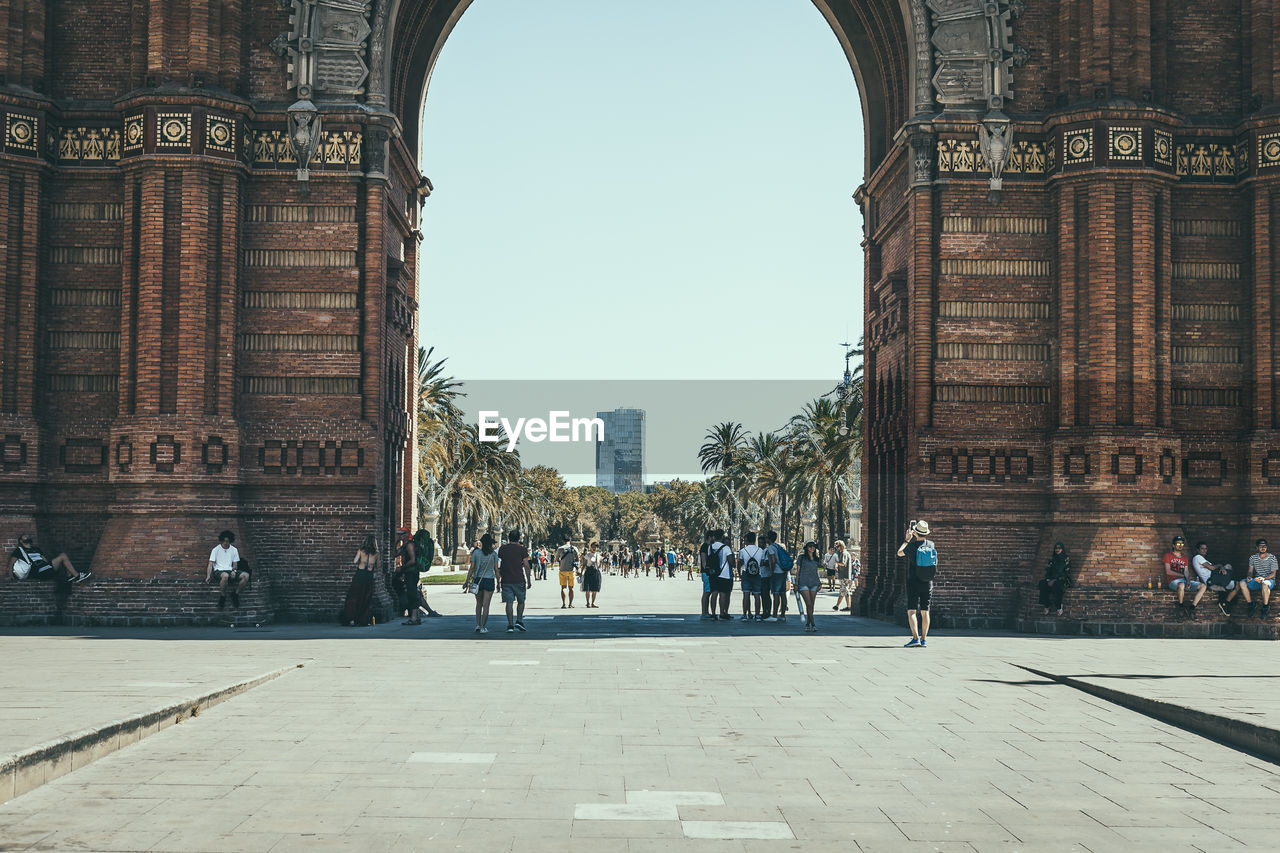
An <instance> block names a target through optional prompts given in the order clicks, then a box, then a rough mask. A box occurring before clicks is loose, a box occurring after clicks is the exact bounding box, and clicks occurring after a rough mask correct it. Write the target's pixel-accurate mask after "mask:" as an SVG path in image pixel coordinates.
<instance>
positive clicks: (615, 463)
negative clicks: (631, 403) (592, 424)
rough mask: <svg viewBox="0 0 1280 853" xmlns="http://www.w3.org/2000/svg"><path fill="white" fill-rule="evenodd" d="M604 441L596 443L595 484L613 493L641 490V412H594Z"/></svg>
mask: <svg viewBox="0 0 1280 853" xmlns="http://www.w3.org/2000/svg"><path fill="white" fill-rule="evenodd" d="M596 417H598V418H600V420H602V421H604V441H598V442H596V485H597V486H601V487H603V488H606V489H608V490H609V491H611V492H613V493H614V494H619V493H621V492H639V491H642V490H643V489H644V409H614V410H613V411H612V412H596Z"/></svg>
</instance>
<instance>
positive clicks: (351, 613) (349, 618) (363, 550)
mask: <svg viewBox="0 0 1280 853" xmlns="http://www.w3.org/2000/svg"><path fill="white" fill-rule="evenodd" d="M352 562H353V563H354V564H355V567H356V573H355V575H354V576H353V577H352V578H351V585H350V586H348V587H347V601H346V604H344V605H343V607H342V624H344V625H347V626H349V627H355V626H356V625H368V624H369V621H370V619H369V617H370V615H371V614H370V611H371V610H372V608H373V570H374V567H375V566H377V565H378V540H377V539H375V538H374V537H373V536H366V537H364V542H363V543H362V544H361V545H360V549H359V550H358V551H356V557H355V559H354V560H352Z"/></svg>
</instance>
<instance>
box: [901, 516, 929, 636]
mask: <svg viewBox="0 0 1280 853" xmlns="http://www.w3.org/2000/svg"><path fill="white" fill-rule="evenodd" d="M928 536H929V522H927V521H913V522H911V526H910V527H909V528H907V541H905V542H903V543H902V544H901V545H900V546H898V556H899V557H906V558H907V625H908V627H910V628H911V641H910V642H908V643H907V644H906V648H908V649H910V648H914V647H919V648H922V649H923V648H925V647H926V646H927V645H928V639H929V599H930V598H931V597H932V595H933V579H934V577H935V576H936V575H937V573H938V549H937V548H936V547H935V546H934V544H933V542H932V541H931V540H929V539H928V538H927V537H928ZM917 613H918V614H919V615H920V628H919V630H917V629H916V614H917Z"/></svg>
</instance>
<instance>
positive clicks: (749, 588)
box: [742, 573, 760, 595]
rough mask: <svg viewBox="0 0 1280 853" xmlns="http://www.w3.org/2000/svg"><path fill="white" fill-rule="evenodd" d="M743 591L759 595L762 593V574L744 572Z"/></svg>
mask: <svg viewBox="0 0 1280 853" xmlns="http://www.w3.org/2000/svg"><path fill="white" fill-rule="evenodd" d="M742 591H743V592H745V593H749V594H751V595H759V594H760V576H759V575H748V574H746V573H743V575H742Z"/></svg>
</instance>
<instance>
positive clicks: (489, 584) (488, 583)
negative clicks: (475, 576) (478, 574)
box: [480, 578, 497, 592]
mask: <svg viewBox="0 0 1280 853" xmlns="http://www.w3.org/2000/svg"><path fill="white" fill-rule="evenodd" d="M495 586H497V584H495V583H494V581H493V578H480V592H493V589H494V587H495Z"/></svg>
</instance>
